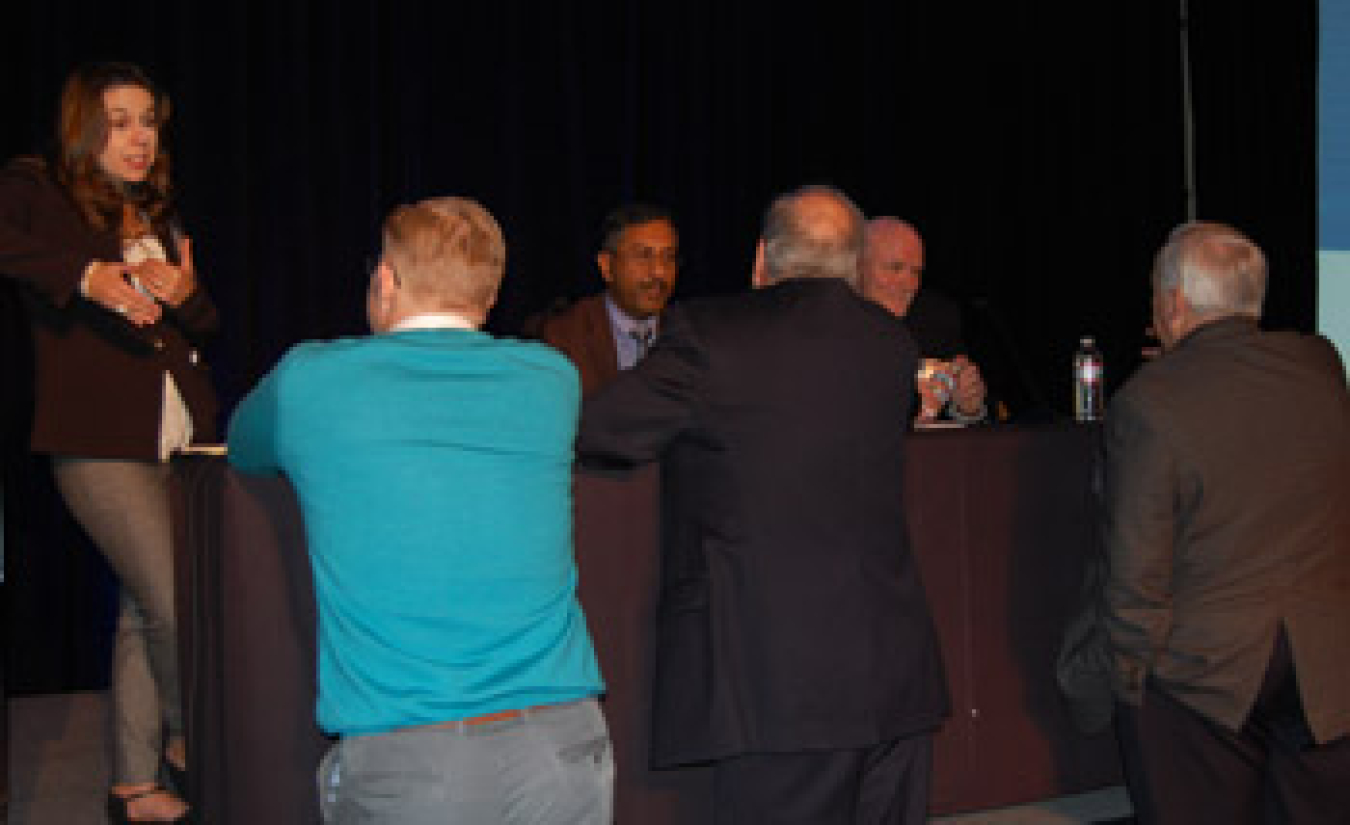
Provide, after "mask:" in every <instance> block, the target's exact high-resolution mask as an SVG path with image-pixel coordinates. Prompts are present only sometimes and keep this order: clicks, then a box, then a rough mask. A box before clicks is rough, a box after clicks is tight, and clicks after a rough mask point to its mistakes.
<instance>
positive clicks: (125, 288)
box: [83, 261, 162, 327]
mask: <svg viewBox="0 0 1350 825" xmlns="http://www.w3.org/2000/svg"><path fill="white" fill-rule="evenodd" d="M131 274H132V269H131V267H129V266H127V265H126V264H121V263H105V262H103V261H97V262H95V263H94V265H93V266H91V267H90V268H89V271H88V274H87V275H86V276H85V280H84V289H83V292H84V297H86V298H88V299H89V300H91V301H93V302H94V303H96V304H99V305H100V306H102V307H104V308H105V309H107V310H109V311H110V312H116V313H117V314H118V315H121V316H123V317H125V318H126V319H127V320H128V321H130V322H131V323H133V324H135V325H136V326H138V327H143V326H147V325H149V324H153V323H155V322H156V321H158V320H159V316H160V313H161V312H162V310H161V309H160V306H159V304H157V303H155V300H154V298H151V297H150V296H148V295H146V294H144V293H142V292H141V291H140V290H138V289H136V287H134V286H132V285H131V283H130V282H129V281H128V280H127V278H128V276H129V275H131Z"/></svg>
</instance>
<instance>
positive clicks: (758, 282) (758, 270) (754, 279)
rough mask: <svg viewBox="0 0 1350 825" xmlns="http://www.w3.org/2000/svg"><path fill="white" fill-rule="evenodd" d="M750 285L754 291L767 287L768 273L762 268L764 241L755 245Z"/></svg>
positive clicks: (761, 240) (760, 240) (761, 239)
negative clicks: (753, 266)
mask: <svg viewBox="0 0 1350 825" xmlns="http://www.w3.org/2000/svg"><path fill="white" fill-rule="evenodd" d="M750 285H751V286H753V287H754V288H755V289H759V288H760V287H763V286H768V285H769V273H768V270H767V269H765V267H764V239H763V238H760V239H759V243H758V244H756V245H755V268H754V269H752V270H751V271H750Z"/></svg>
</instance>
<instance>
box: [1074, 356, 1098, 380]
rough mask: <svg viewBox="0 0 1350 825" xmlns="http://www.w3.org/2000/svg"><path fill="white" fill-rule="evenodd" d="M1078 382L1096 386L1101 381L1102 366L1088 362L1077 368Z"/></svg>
mask: <svg viewBox="0 0 1350 825" xmlns="http://www.w3.org/2000/svg"><path fill="white" fill-rule="evenodd" d="M1078 380H1079V381H1082V382H1083V383H1085V384H1098V383H1101V380H1102V365H1101V364H1097V363H1093V362H1091V361H1089V362H1088V363H1086V364H1081V365H1079V367H1078Z"/></svg>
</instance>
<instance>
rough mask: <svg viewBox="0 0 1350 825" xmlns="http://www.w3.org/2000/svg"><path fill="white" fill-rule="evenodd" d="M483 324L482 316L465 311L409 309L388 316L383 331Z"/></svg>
mask: <svg viewBox="0 0 1350 825" xmlns="http://www.w3.org/2000/svg"><path fill="white" fill-rule="evenodd" d="M482 326H483V318H482V316H481V315H480V316H471V315H469V314H468V313H466V312H463V311H459V310H450V309H441V308H435V309H410V310H407V311H405V312H399V313H397V314H395V315H393V316H392V317H390V318H389V320H388V322H387V323H386V324H385V327H384V329H383V330H382V331H383V332H398V331H400V330H406V329H478V328H480V327H482Z"/></svg>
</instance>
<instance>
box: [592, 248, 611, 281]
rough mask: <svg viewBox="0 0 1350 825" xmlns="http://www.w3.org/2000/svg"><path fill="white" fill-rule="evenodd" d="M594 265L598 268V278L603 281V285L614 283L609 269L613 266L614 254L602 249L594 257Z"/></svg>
mask: <svg viewBox="0 0 1350 825" xmlns="http://www.w3.org/2000/svg"><path fill="white" fill-rule="evenodd" d="M595 265H596V266H598V267H600V277H601V278H604V279H605V283H607V284H610V283H613V282H614V275H613V274H612V273H611V271H610V270H611V268H612V267H613V266H614V253H613V252H610V251H609V250H608V249H602V250H600V251H599V252H597V253H596V255H595Z"/></svg>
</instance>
